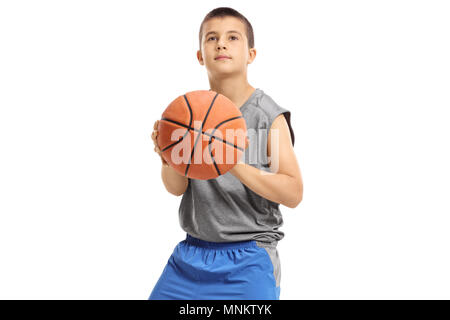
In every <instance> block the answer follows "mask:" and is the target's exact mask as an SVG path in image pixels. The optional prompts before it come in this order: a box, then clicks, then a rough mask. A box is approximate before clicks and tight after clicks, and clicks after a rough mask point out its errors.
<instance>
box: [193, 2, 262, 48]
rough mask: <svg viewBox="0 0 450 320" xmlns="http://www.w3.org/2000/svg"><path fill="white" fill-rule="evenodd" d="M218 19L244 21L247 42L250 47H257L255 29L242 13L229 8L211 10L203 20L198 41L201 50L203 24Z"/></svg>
mask: <svg viewBox="0 0 450 320" xmlns="http://www.w3.org/2000/svg"><path fill="white" fill-rule="evenodd" d="M216 17H221V18H223V17H235V18H238V19H239V20H241V21H242V23H243V24H244V25H245V28H246V32H247V40H248V47H249V48H254V47H255V38H254V35H253V27H252V25H251V23H250V22H249V21H248V20H247V18H246V17H244V16H243V15H242V14H241V13H239V12H238V11H236V10H234V9H233V8H229V7H219V8H215V9H213V10H211V11H210V12H209V13H208V14H207V15H206V16H205V18H204V19H203V21H202V24H201V25H200V31H199V34H198V40H199V47H200V49H201V47H202V33H203V24H204V23H205V22H206V21H208V20H211V19H212V18H216Z"/></svg>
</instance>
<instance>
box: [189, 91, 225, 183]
mask: <svg viewBox="0 0 450 320" xmlns="http://www.w3.org/2000/svg"><path fill="white" fill-rule="evenodd" d="M218 95H219V93H216V95H215V96H214V98H213V99H212V101H211V105H210V106H209V108H208V111H207V112H206V115H205V118H204V119H203V121H202V126H201V128H203V124H204V123H205V121H206V119H207V118H208V115H209V112H210V111H211V109H212V106H213V105H214V101H216V98H217V96H218ZM199 137H200V134H199V135H198V136H197V139H195V143H194V147H193V148H192V151H191V157H190V158H189V163H188V164H187V166H186V171H185V172H184V175H185V176H187V173H188V170H189V166H190V164H191V160H192V156H193V155H194V150H195V146H196V145H197V142H198V138H199Z"/></svg>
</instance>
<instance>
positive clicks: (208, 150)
mask: <svg viewBox="0 0 450 320" xmlns="http://www.w3.org/2000/svg"><path fill="white" fill-rule="evenodd" d="M246 137H247V127H246V124H245V119H244V118H243V117H242V113H241V111H240V110H239V108H238V107H236V105H235V104H234V103H233V102H232V101H231V100H230V99H228V98H227V97H225V96H224V95H222V94H220V93H217V92H215V91H211V90H198V91H191V92H188V93H186V94H184V95H181V96H179V97H178V98H176V99H175V100H173V101H172V102H171V103H170V104H169V106H168V107H167V108H166V110H164V112H163V114H162V116H161V120H160V121H159V125H158V137H157V142H158V147H159V148H160V149H161V153H162V157H163V158H164V160H166V161H167V163H169V165H170V166H171V167H172V168H174V169H175V170H176V171H177V172H178V173H180V174H181V175H184V176H186V177H189V178H192V179H201V180H207V179H213V178H217V177H218V176H220V175H222V174H225V173H226V172H227V171H228V170H230V169H231V168H232V167H233V166H234V165H235V164H236V163H237V162H238V161H239V160H240V158H241V156H242V154H243V153H244V151H245V148H246Z"/></svg>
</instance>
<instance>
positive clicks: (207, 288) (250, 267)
mask: <svg viewBox="0 0 450 320" xmlns="http://www.w3.org/2000/svg"><path fill="white" fill-rule="evenodd" d="M279 297H280V286H278V287H277V286H276V281H275V277H274V266H273V263H272V260H271V259H270V256H269V254H268V253H267V251H266V250H265V249H264V248H262V247H259V246H258V245H257V243H256V242H255V241H254V240H251V241H241V242H209V241H204V240H200V239H197V238H194V237H192V236H190V235H189V234H186V239H185V240H183V241H181V242H179V243H178V244H177V246H176V247H175V249H174V251H173V253H172V255H171V256H170V258H169V260H168V262H167V264H166V266H165V268H164V270H163V272H162V274H161V276H160V278H159V279H158V281H157V283H156V285H155V287H154V288H153V290H152V293H151V294H150V296H149V298H148V300H279Z"/></svg>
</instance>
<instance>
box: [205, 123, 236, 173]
mask: <svg viewBox="0 0 450 320" xmlns="http://www.w3.org/2000/svg"><path fill="white" fill-rule="evenodd" d="M239 118H242V116H237V117H233V118H230V119H227V120H224V121H222V122H221V123H219V124H218V125H217V126H216V127H215V128H214V130H213V132H212V133H211V136H209V142H208V150H209V155H210V156H211V158H212V161H213V164H214V167H216V171H217V173H218V174H219V176H220V170H219V167H218V166H217V164H216V159H215V158H214V155H213V154H212V151H211V143H212V139H213V138H215V137H214V131H216V130H217V128H219V127H220V126H221V125H223V124H224V123H226V122H228V121H232V120H236V119H239ZM233 146H234V144H233ZM239 149H242V148H239ZM242 150H243V149H242ZM233 161H234V155H233Z"/></svg>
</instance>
